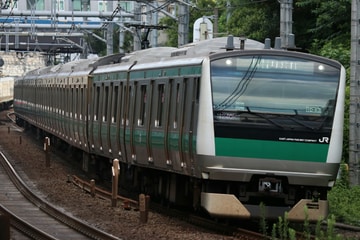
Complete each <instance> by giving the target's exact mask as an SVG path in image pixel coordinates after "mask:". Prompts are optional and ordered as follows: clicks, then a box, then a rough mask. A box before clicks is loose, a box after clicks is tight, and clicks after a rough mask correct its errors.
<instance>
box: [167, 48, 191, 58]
mask: <svg viewBox="0 0 360 240" xmlns="http://www.w3.org/2000/svg"><path fill="white" fill-rule="evenodd" d="M186 54H187V49H185V50H178V51H174V52H172V53H171V54H170V56H171V57H177V56H185V55H186Z"/></svg>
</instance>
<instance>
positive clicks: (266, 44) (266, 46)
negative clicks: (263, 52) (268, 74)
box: [264, 38, 271, 49]
mask: <svg viewBox="0 0 360 240" xmlns="http://www.w3.org/2000/svg"><path fill="white" fill-rule="evenodd" d="M270 48H271V39H270V38H265V46H264V49H270Z"/></svg>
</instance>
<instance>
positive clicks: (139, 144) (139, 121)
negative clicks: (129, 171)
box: [130, 81, 152, 164]
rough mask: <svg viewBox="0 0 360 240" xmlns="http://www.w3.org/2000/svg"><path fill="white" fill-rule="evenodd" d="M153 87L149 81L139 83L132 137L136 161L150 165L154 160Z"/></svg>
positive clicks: (132, 149)
mask: <svg viewBox="0 0 360 240" xmlns="http://www.w3.org/2000/svg"><path fill="white" fill-rule="evenodd" d="M150 95H151V87H150V84H149V81H142V82H139V84H138V86H137V87H136V95H135V96H136V100H135V102H134V114H135V117H134V128H133V131H132V132H133V134H132V136H131V141H130V142H131V146H132V148H131V151H132V153H133V154H135V155H136V161H137V162H138V163H140V164H148V162H149V161H150V162H151V160H152V154H151V153H150V150H149V145H148V144H149V140H148V136H149V125H150V120H149V117H148V116H149V115H150V113H149V111H148V109H149V107H150V104H149V100H150V99H151V98H150V97H149V96H150Z"/></svg>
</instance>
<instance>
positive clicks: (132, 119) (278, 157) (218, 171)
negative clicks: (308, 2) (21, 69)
mask: <svg viewBox="0 0 360 240" xmlns="http://www.w3.org/2000/svg"><path fill="white" fill-rule="evenodd" d="M344 95H345V70H344V67H343V66H342V65H341V64H340V63H338V62H336V61H333V60H330V59H326V58H323V57H319V56H314V55H310V54H306V53H300V52H295V51H287V50H283V49H270V48H269V47H268V44H263V43H260V42H257V41H254V40H251V39H247V40H245V41H244V40H243V39H239V38H232V37H231V36H230V37H229V38H226V37H225V38H215V39H210V40H205V41H200V42H196V43H191V44H188V45H185V46H183V47H180V48H171V47H159V48H151V49H146V50H141V51H136V52H132V53H129V54H115V55H111V56H106V57H102V58H97V59H91V60H88V59H87V60H79V61H74V62H69V63H66V64H63V65H56V66H52V67H45V68H42V69H38V70H33V71H30V72H28V73H27V74H26V75H24V76H23V77H21V78H19V79H17V80H16V81H15V85H14V110H15V113H16V116H17V120H18V122H19V123H21V124H26V125H27V126H29V127H32V128H35V129H37V130H40V132H42V133H44V134H46V136H49V137H50V138H51V139H54V140H52V142H54V141H55V142H56V140H55V139H58V140H57V141H60V142H62V143H65V144H67V145H68V146H71V149H73V151H77V152H80V153H81V155H79V156H81V157H80V159H81V164H82V168H83V170H85V171H88V172H90V173H91V172H93V173H96V176H101V177H105V178H106V177H108V178H109V179H111V166H112V161H113V160H114V159H118V160H119V163H120V187H131V188H132V189H137V190H140V191H141V192H142V193H146V194H149V195H150V196H151V198H152V199H158V200H160V201H163V202H164V203H166V204H179V205H183V206H191V207H193V208H195V209H198V210H204V209H205V210H206V212H207V213H208V214H209V215H210V216H212V217H215V218H257V217H260V216H265V217H269V218H272V217H274V218H277V217H278V216H284V215H283V214H284V213H285V212H287V213H288V219H289V220H294V221H296V220H302V219H304V218H308V219H309V220H314V221H316V220H318V218H320V217H326V215H327V210H328V203H327V200H326V199H327V191H328V190H329V189H330V188H331V187H332V186H333V185H334V183H335V181H336V177H337V174H338V170H339V164H340V160H341V152H342V141H343V115H344ZM59 139H60V140H59ZM306 209H307V210H306Z"/></svg>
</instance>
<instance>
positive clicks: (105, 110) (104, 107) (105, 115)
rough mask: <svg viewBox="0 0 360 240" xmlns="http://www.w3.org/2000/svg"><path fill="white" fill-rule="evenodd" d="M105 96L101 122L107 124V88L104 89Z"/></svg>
mask: <svg viewBox="0 0 360 240" xmlns="http://www.w3.org/2000/svg"><path fill="white" fill-rule="evenodd" d="M104 92H105V96H104V106H103V109H104V112H103V121H104V122H107V119H108V108H109V86H105V89H104Z"/></svg>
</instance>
